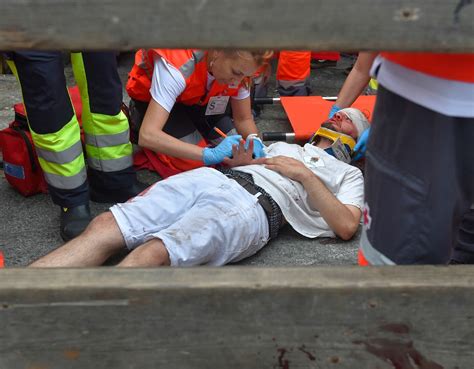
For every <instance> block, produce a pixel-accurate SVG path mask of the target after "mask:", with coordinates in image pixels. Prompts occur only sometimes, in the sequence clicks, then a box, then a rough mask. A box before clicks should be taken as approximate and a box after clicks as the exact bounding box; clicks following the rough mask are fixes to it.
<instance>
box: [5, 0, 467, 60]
mask: <svg viewBox="0 0 474 369" xmlns="http://www.w3.org/2000/svg"><path fill="white" fill-rule="evenodd" d="M472 19H474V3H473V2H472V1H471V0H442V1H440V0H411V1H405V0H391V1H380V0H353V1H347V0H238V1H236V0H133V1H130V0H114V1H110V0H62V1H57V0H21V1H19V0H2V2H1V17H0V50H9V49H65V50H83V49H109V50H131V49H136V48H140V47H165V48H171V47H173V48H188V47H196V48H213V47H219V48H272V49H291V50H293V49H312V50H356V51H358V50H406V51H413V50H416V51H426V50H432V51H438V52H440V51H450V52H454V51H456V52H462V51H467V52H473V51H474V37H473V34H474V22H472Z"/></svg>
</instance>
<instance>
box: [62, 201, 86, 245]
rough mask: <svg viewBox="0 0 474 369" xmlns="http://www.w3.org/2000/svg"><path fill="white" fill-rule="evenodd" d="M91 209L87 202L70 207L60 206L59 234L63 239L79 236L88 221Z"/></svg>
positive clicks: (67, 239)
mask: <svg viewBox="0 0 474 369" xmlns="http://www.w3.org/2000/svg"><path fill="white" fill-rule="evenodd" d="M91 219H92V217H91V210H90V208H89V204H85V205H79V206H75V207H71V208H63V207H61V220H60V234H61V238H62V239H63V240H64V241H69V240H71V239H73V238H74V237H76V236H79V235H80V234H81V233H82V231H83V230H84V229H86V227H87V225H88V224H89V223H90V221H91Z"/></svg>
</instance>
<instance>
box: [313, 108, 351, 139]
mask: <svg viewBox="0 0 474 369" xmlns="http://www.w3.org/2000/svg"><path fill="white" fill-rule="evenodd" d="M321 126H322V127H324V128H328V129H331V130H333V131H336V132H340V133H344V134H346V135H349V136H351V137H352V138H353V139H354V140H357V129H356V127H355V125H354V123H352V120H350V119H349V117H348V116H347V115H346V114H345V113H343V112H337V113H336V114H334V115H333V117H332V118H331V119H328V120H327V121H325V122H324V123H323V124H322V125H321Z"/></svg>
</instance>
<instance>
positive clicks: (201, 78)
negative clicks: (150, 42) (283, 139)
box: [126, 49, 242, 105]
mask: <svg viewBox="0 0 474 369" xmlns="http://www.w3.org/2000/svg"><path fill="white" fill-rule="evenodd" d="M156 55H159V56H161V57H162V58H163V59H165V60H166V61H167V62H168V63H169V64H171V65H173V66H174V67H175V68H176V69H178V70H179V71H180V72H181V74H182V75H183V77H184V80H185V82H186V87H185V89H184V91H183V92H182V94H181V95H180V96H179V97H178V98H177V100H176V101H177V102H180V103H182V104H185V105H196V104H197V105H206V104H207V103H208V101H209V99H210V98H211V97H213V96H236V95H237V94H238V93H239V88H240V87H241V86H242V85H241V84H240V85H239V86H237V87H230V86H229V85H222V84H220V83H219V82H217V81H216V80H214V81H213V83H212V86H211V89H210V91H207V78H208V74H207V73H208V70H207V52H205V51H202V50H191V49H182V50H171V49H150V50H145V49H140V50H138V51H137V52H136V54H135V64H134V65H133V67H132V70H131V71H130V73H129V75H128V82H127V86H126V89H127V93H128V95H129V96H130V97H131V98H133V99H135V100H139V101H144V102H148V101H150V99H151V95H150V87H151V79H152V76H153V68H154V63H153V60H154V58H155V56H156Z"/></svg>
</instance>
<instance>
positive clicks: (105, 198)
mask: <svg viewBox="0 0 474 369" xmlns="http://www.w3.org/2000/svg"><path fill="white" fill-rule="evenodd" d="M148 186H149V185H147V184H146V183H142V182H139V181H137V180H135V181H134V183H133V185H132V186H128V187H125V188H117V189H103V188H99V187H94V186H93V185H90V187H89V194H90V198H91V200H92V201H94V202H101V203H114V204H115V203H118V202H126V201H127V200H128V199H130V198H132V197H135V196H137V195H138V194H139V193H140V192H143V191H144V190H145V189H146V188H148Z"/></svg>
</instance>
